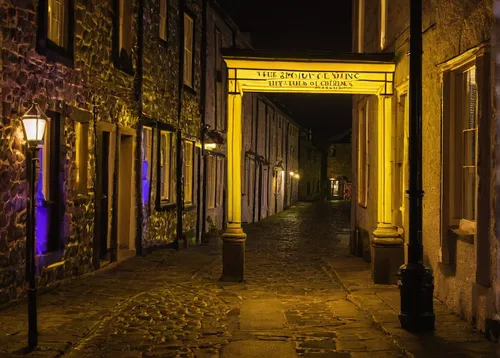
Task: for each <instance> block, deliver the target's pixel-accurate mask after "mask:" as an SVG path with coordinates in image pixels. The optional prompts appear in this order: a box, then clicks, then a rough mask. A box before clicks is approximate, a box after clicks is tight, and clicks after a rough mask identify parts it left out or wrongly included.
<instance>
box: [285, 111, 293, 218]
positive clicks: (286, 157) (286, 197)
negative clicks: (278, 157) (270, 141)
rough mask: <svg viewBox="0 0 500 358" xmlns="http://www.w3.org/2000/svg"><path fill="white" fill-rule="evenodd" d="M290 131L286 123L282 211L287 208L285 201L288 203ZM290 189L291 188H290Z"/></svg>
mask: <svg viewBox="0 0 500 358" xmlns="http://www.w3.org/2000/svg"><path fill="white" fill-rule="evenodd" d="M289 130H290V122H289V121H287V124H286V131H285V139H286V140H285V151H284V152H285V163H286V164H285V195H284V200H283V201H284V202H283V209H286V208H288V205H287V201H288V194H287V190H286V189H287V188H288V173H289V170H288V168H289V166H288V131H289ZM290 189H291V187H290Z"/></svg>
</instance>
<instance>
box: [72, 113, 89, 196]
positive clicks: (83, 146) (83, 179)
mask: <svg viewBox="0 0 500 358" xmlns="http://www.w3.org/2000/svg"><path fill="white" fill-rule="evenodd" d="M89 129H90V123H89V122H79V121H75V150H76V153H75V154H76V155H75V162H74V165H75V172H76V173H75V189H76V192H77V193H78V194H80V195H84V196H87V195H88V177H89V175H88V168H89V166H88V155H89Z"/></svg>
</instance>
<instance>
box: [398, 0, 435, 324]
mask: <svg viewBox="0 0 500 358" xmlns="http://www.w3.org/2000/svg"><path fill="white" fill-rule="evenodd" d="M410 4H411V5H410V6H411V7H410V88H409V89H410V93H409V94H410V123H409V124H410V138H409V147H410V148H409V160H410V188H409V189H408V190H407V191H406V192H407V193H408V196H409V199H410V205H409V212H410V218H409V219H410V225H409V226H410V228H409V244H408V263H407V264H406V265H403V266H402V267H401V269H400V271H399V276H400V282H399V288H400V293H401V312H400V313H399V321H400V322H401V326H402V327H403V328H404V329H406V330H408V331H413V332H422V331H431V330H433V329H434V321H435V316H434V309H433V290H434V284H433V280H434V278H433V276H432V271H431V270H430V269H428V268H426V267H425V266H424V264H423V253H424V250H423V244H422V198H423V196H424V191H423V187H422V0H411V3H410Z"/></svg>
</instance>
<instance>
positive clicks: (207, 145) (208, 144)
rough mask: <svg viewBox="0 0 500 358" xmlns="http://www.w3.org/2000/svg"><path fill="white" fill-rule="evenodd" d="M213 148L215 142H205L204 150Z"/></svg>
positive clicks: (215, 145) (215, 144)
mask: <svg viewBox="0 0 500 358" xmlns="http://www.w3.org/2000/svg"><path fill="white" fill-rule="evenodd" d="M215 148H217V143H205V149H206V150H213V149H215Z"/></svg>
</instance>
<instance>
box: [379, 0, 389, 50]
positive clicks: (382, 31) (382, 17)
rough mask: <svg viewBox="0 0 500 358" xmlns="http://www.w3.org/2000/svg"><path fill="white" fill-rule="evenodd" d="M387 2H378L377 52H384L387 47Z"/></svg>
mask: <svg viewBox="0 0 500 358" xmlns="http://www.w3.org/2000/svg"><path fill="white" fill-rule="evenodd" d="M388 1H389V0H380V2H379V41H380V42H379V50H381V51H382V50H384V49H385V48H386V46H387V15H388V8H389V5H388Z"/></svg>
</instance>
